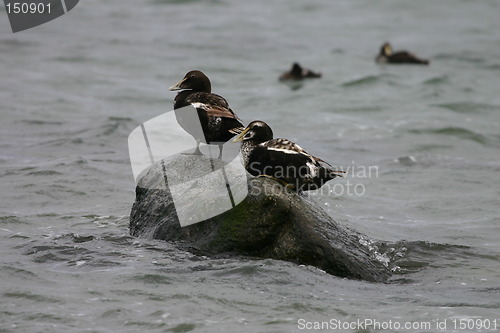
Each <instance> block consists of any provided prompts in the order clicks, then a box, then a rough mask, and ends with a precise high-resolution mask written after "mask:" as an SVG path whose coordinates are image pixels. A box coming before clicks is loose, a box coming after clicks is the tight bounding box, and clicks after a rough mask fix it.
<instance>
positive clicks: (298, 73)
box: [279, 62, 321, 81]
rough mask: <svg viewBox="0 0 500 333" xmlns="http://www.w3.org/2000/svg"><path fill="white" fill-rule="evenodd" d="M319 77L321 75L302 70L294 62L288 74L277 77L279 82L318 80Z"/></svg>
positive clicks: (305, 69)
mask: <svg viewBox="0 0 500 333" xmlns="http://www.w3.org/2000/svg"><path fill="white" fill-rule="evenodd" d="M319 77H321V73H316V72H313V71H312V70H310V69H307V68H303V67H302V66H300V64H299V63H297V62H294V63H293V65H292V69H290V70H289V71H288V72H285V73H283V74H281V76H280V77H279V80H280V81H293V80H295V81H298V80H303V79H311V78H319Z"/></svg>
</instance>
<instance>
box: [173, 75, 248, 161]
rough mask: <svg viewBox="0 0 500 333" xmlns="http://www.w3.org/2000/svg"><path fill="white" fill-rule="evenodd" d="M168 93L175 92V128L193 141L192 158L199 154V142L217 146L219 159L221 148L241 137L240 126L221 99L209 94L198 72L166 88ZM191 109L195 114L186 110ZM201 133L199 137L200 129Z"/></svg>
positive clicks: (241, 127)
mask: <svg viewBox="0 0 500 333" xmlns="http://www.w3.org/2000/svg"><path fill="white" fill-rule="evenodd" d="M170 91H179V92H178V93H177V95H176V96H175V99H174V110H177V111H176V112H175V117H176V118H177V122H178V123H179V125H180V126H181V127H182V128H183V129H184V130H185V131H186V132H188V133H189V134H191V135H192V136H193V138H194V139H195V140H196V150H195V151H194V154H201V152H200V148H199V147H200V142H204V143H207V144H216V145H218V146H219V159H221V158H222V146H223V144H224V143H225V142H227V141H229V140H230V139H231V138H232V137H233V136H234V135H235V134H238V133H241V131H243V129H244V126H243V124H242V123H241V121H240V120H239V119H238V117H237V116H236V115H235V114H234V112H233V111H232V110H231V109H230V108H229V104H228V102H227V101H226V99H225V98H224V97H222V96H219V95H217V94H213V93H212V85H211V84H210V80H209V79H208V77H207V76H206V75H205V74H204V73H203V72H201V71H198V70H193V71H190V72H188V73H187V74H186V75H185V76H184V78H182V80H181V81H179V82H178V83H177V84H175V85H173V86H172V87H170ZM189 105H191V106H193V107H194V108H195V109H196V113H197V117H196V114H195V115H193V114H192V112H189V111H190V108H186V109H183V110H179V109H181V108H183V107H186V106H189ZM200 124H201V130H202V132H203V133H201V131H200V130H199V129H200Z"/></svg>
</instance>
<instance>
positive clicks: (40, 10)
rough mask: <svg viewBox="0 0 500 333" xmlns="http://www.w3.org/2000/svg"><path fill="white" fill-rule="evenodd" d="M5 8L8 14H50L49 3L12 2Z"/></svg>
mask: <svg viewBox="0 0 500 333" xmlns="http://www.w3.org/2000/svg"><path fill="white" fill-rule="evenodd" d="M5 6H6V8H7V13H8V14H11V13H12V14H45V13H46V14H50V3H48V4H44V3H41V2H40V3H35V2H30V3H28V2H13V3H7V4H6V5H5Z"/></svg>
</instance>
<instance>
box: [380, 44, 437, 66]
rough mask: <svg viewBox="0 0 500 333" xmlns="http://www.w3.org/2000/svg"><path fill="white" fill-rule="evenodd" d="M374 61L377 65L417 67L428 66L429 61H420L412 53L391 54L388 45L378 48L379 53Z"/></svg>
mask: <svg viewBox="0 0 500 333" xmlns="http://www.w3.org/2000/svg"><path fill="white" fill-rule="evenodd" d="M375 61H376V62H377V63H379V64H385V63H387V64H417V65H428V64H429V60H427V59H420V58H418V57H417V56H415V55H414V54H413V53H410V52H408V51H398V52H393V51H392V46H391V44H390V43H387V42H386V43H384V45H382V47H381V48H380V53H379V54H378V55H377V57H376V58H375Z"/></svg>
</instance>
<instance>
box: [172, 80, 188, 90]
mask: <svg viewBox="0 0 500 333" xmlns="http://www.w3.org/2000/svg"><path fill="white" fill-rule="evenodd" d="M184 81H186V79H182V80H180V81H179V82H177V83H176V84H174V85H173V86H171V87H170V88H168V90H170V91H177V90H182V89H185V88H183V87H182V85H183V84H184Z"/></svg>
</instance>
